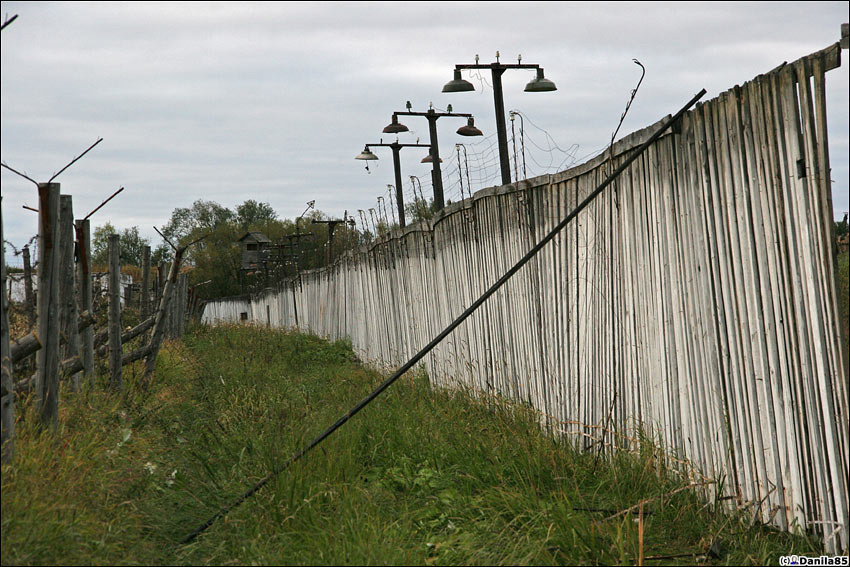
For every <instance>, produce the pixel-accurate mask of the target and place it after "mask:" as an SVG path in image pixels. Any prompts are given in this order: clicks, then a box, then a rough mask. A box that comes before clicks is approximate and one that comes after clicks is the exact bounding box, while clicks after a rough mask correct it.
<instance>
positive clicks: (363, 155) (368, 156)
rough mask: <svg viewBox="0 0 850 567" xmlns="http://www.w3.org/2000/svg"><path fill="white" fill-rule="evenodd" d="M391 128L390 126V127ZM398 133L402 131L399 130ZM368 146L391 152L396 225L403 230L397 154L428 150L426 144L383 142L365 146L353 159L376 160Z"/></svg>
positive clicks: (402, 208) (399, 166) (399, 164)
mask: <svg viewBox="0 0 850 567" xmlns="http://www.w3.org/2000/svg"><path fill="white" fill-rule="evenodd" d="M393 122H395V123H397V122H398V120H397V119H396V120H394V121H393ZM390 126H392V124H391V125H390ZM399 126H403V127H404V128H405V130H406V129H407V126H404V125H403V124H399ZM388 128H389V126H388ZM399 131H400V132H401V131H402V130H399ZM370 146H383V147H387V148H390V149H391V150H392V151H393V169H394V170H395V195H396V204H397V205H398V224H399V226H401V227H402V228H404V226H405V223H404V198H403V196H402V194H401V163H400V162H399V152H400V151H401V149H402V148H411V147H412V148H429V147H431V146H429V145H428V144H399V143H398V141H395V142H393V143H392V144H384V143H383V142H382V143H380V144H367V145H366V147H365V148H364V149H363V151H362V152H360V155H358V156H356V157H355V158H354V159H362V160H370V161H371V160H376V159H378V156H376V155H375V154H373V153H372V151H371V150H370V149H369V147H370Z"/></svg>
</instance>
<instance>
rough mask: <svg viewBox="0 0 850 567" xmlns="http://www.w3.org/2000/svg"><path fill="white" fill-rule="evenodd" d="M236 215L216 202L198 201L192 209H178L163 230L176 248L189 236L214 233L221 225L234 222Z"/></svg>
mask: <svg viewBox="0 0 850 567" xmlns="http://www.w3.org/2000/svg"><path fill="white" fill-rule="evenodd" d="M234 218H235V215H234V213H233V211H231V210H230V209H228V208H227V207H222V206H221V205H219V204H218V203H216V202H215V201H204V200H203V199H198V200H197V201H195V202H194V203H193V204H192V206H191V207H178V208H176V209H174V211H173V212H172V213H171V219H170V220H169V221H168V224H166V225H165V226H164V227H163V228H162V234H164V235H165V237H166V238H168V239H169V240H170V241H171V242H172V243H174V245H175V246H179V245H180V243H181V242H182V241H183V240H186V239H187V238H188V237H189V236H194V237H196V238H197V237H199V236H202V235H203V234H206V233H208V232H212V231H213V230H215V229H216V228H217V227H218V226H219V225H221V224H226V223H229V222H231V221H233V220H234Z"/></svg>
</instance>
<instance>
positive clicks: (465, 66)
mask: <svg viewBox="0 0 850 567" xmlns="http://www.w3.org/2000/svg"><path fill="white" fill-rule="evenodd" d="M539 68H540V65H536V64H527V63H484V64H482V63H462V64H458V65H455V69H458V70H461V69H501V70H505V69H539Z"/></svg>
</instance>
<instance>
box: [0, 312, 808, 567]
mask: <svg viewBox="0 0 850 567" xmlns="http://www.w3.org/2000/svg"><path fill="white" fill-rule="evenodd" d="M129 375H130V377H131V378H130V379H128V381H127V382H128V384H127V388H126V392H125V393H124V394H122V395H115V394H107V393H103V392H102V390H100V389H98V388H92V389H90V390H88V391H85V392H83V393H81V394H76V395H72V394H70V393H67V392H64V393H63V396H64V397H63V400H62V403H61V407H62V415H61V420H60V421H61V424H60V427H59V429H58V430H57V431H55V432H41V431H39V430H38V428H37V427H35V426H33V425H32V424H34V423H35V420H34V416H33V415H31V410H30V409H29V403H28V402H27V401H26V400H25V401H23V402H19V406H20V407H21V408H22V412H21V417H20V419H19V422H18V431H19V437H18V440H17V455H16V460H15V463H14V465H13V466H4V467H3V470H2V501H3V506H2V563H3V564H4V565H6V564H9V565H11V564H57V563H62V564H228V563H238V564H281V563H284V564H358V565H361V564H433V565H457V564H464V565H466V564H477V565H498V564H527V565H542V564H564V563H568V564H629V563H635V562H636V561H637V559H638V555H639V546H640V536H639V532H640V528H642V530H643V550H644V556H645V559H646V562H647V564H659V563H664V564H670V563H683V564H693V563H703V564H704V563H709V564H770V563H776V562H777V561H778V557H779V556H780V555H786V554H792V553H796V554H808V555H816V554H819V553H820V547H819V543H818V542H817V541H816V540H815V539H814V538H810V537H806V536H805V535H790V534H787V533H780V532H777V531H774V530H771V529H768V528H765V527H762V526H758V525H756V526H754V525H752V524H751V522H750V521H749V518H748V517H747V516H746V515H745V514H743V513H741V514H727V513H724V512H722V511H720V510H719V509H717V508H715V507H712V506H708V505H706V503H705V502H704V501H703V500H702V499H701V498H700V496H699V495H698V494H697V493H696V492H694V491H693V490H690V489H687V490H682V487H684V486H686V485H687V483H688V481H686V480H684V479H682V478H680V477H679V476H678V475H677V474H676V473H674V472H672V471H671V469H670V465H671V463H670V462H668V461H667V460H665V458H664V457H663V456H662V455H661V453H660V452H659V451H658V450H657V449H656V448H655V447H654V446H653V445H652V444H651V443H649V442H646V443H645V444H644V446H643V447H641V450H640V451H638V452H637V453H635V454H631V453H624V452H623V453H618V454H615V455H612V456H603V457H602V458H600V457H599V456H598V455H597V453H596V452H595V451H591V452H582V451H580V450H578V449H576V448H575V447H574V446H573V445H572V444H571V443H570V442H569V441H568V440H565V439H558V438H553V437H552V436H550V435H548V434H547V433H546V432H545V431H544V430H543V429H541V428H540V427H539V425H538V422H537V417H536V415H535V413H534V412H533V411H531V410H529V409H528V408H525V407H523V406H521V405H516V404H510V403H507V402H506V401H504V400H498V399H492V398H487V399H476V398H475V397H474V396H472V395H470V394H469V393H467V392H463V391H454V392H449V391H439V390H434V389H432V388H431V387H430V386H429V384H428V381H427V378H426V377H424V376H423V375H422V374H421V373H420V374H411V375H408V376H405V377H403V378H402V379H400V380H399V381H398V382H397V383H396V384H394V385H393V386H392V387H391V388H390V389H389V390H387V391H386V392H385V393H384V394H383V395H382V396H381V397H379V398H378V399H377V400H375V401H374V402H373V403H372V404H371V405H370V406H369V407H367V408H365V409H364V410H363V411H362V412H361V413H360V414H358V415H357V416H355V417H354V418H352V419H351V420H350V421H349V422H348V423H347V424H346V425H345V426H343V427H342V428H341V429H340V430H339V431H338V432H337V433H336V434H334V435H333V436H331V437H330V438H328V439H327V440H326V441H325V442H324V443H323V444H322V445H320V446H319V447H318V448H317V449H315V450H314V451H313V452H312V453H310V454H309V455H308V456H307V457H305V458H304V459H302V460H301V461H299V462H298V463H296V464H295V465H293V466H292V467H291V468H290V469H289V470H287V471H285V472H283V473H281V474H280V475H278V476H276V477H274V478H273V480H272V481H271V482H269V483H268V484H267V485H266V486H265V487H264V488H263V489H262V490H260V491H259V492H257V493H256V494H254V495H253V496H252V497H251V498H250V499H248V500H247V501H246V502H245V503H243V504H242V505H241V506H239V507H237V508H235V509H234V510H232V511H231V512H230V513H228V514H227V515H226V516H225V517H223V518H221V519H219V520H218V521H217V522H216V523H215V524H213V525H212V526H211V527H210V528H209V529H208V530H207V531H206V532H205V533H203V534H202V535H201V536H200V537H198V538H197V539H196V540H195V541H194V542H192V543H191V544H188V545H185V546H181V545H179V544H178V542H179V541H180V540H181V539H182V538H183V537H185V536H186V535H188V534H189V533H190V532H191V531H192V530H193V529H194V528H196V527H198V526H199V525H200V524H201V523H203V522H204V521H205V520H207V519H208V518H209V517H211V516H212V515H213V514H214V513H215V512H216V511H217V510H219V509H220V507H222V506H224V505H227V504H229V503H231V502H233V501H234V499H235V498H236V497H237V496H238V495H240V494H242V493H244V492H245V491H246V490H247V489H248V488H249V487H250V486H252V485H253V484H254V483H256V482H257V481H259V480H260V479H261V478H263V477H265V476H266V475H267V474H268V472H269V471H270V470H271V469H272V468H273V467H275V466H276V465H279V464H280V463H282V462H283V461H285V460H286V459H287V458H288V457H289V456H290V455H291V454H293V453H294V452H295V451H296V450H298V449H300V448H301V447H302V446H304V445H305V444H306V443H307V442H309V440H310V439H312V438H313V437H314V436H316V435H317V434H319V433H320V432H321V431H323V430H324V429H325V428H326V427H327V426H328V425H330V424H331V423H333V422H334V421H336V420H337V419H338V418H339V417H340V416H341V415H343V414H344V413H345V412H346V411H347V410H348V409H350V408H351V407H352V406H353V405H355V404H356V403H357V402H358V401H360V400H361V399H362V398H363V397H364V396H365V395H367V394H368V393H369V392H370V391H371V390H372V388H374V387H375V386H376V385H377V384H378V383H380V381H381V380H383V379H384V377H383V376H381V375H379V374H377V373H375V372H373V371H371V370H369V369H367V368H365V367H363V366H362V365H361V364H359V363H358V362H357V360H356V359H355V357H354V356H353V354H352V351H351V348H350V345H348V344H346V343H345V342H333V343H331V342H327V341H323V340H320V339H318V338H315V337H311V336H308V335H303V334H294V333H287V332H278V331H270V330H265V329H256V328H250V327H230V328H197V329H194V330H193V331H192V332H191V333H190V334H189V335H187V336H186V337H185V338H184V340H183V341H182V342H175V343H169V344H168V345H167V346H166V347H165V348H164V349H163V351H162V354H161V356H160V360H159V361H158V365H157V378H156V381H155V383H154V385H153V387H152V389H151V390H150V391H149V392H147V393H145V392H142V391H141V390H139V389H138V388H137V387H136V385H135V384H134V381H133V379H132V376H133V374H132V372H131V373H130V374H129ZM641 500H649V502H648V503H647V504H646V506H645V508H644V511H645V516H644V518H643V522H642V523H639V522H638V521H637V520H638V512H637V510H635V511H634V512H633V513H627V514H621V515H619V516H617V517H614V518H611V516H613V515H614V512H616V511H620V510H625V509H627V508H630V507H632V506H634V505H635V504H637V503H638V502H640V501H641ZM712 543H714V546H713V547H712ZM710 549H711V550H712V552H711V553H709V550H710ZM659 556H661V557H666V558H667V559H662V560H653V559H652V558H653V557H659ZM671 556H677V557H671ZM653 561H654V563H653Z"/></svg>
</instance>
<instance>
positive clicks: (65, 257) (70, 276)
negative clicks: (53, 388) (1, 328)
mask: <svg viewBox="0 0 850 567" xmlns="http://www.w3.org/2000/svg"><path fill="white" fill-rule="evenodd" d="M58 238H59V243H58V244H59V309H60V311H59V325H60V329H59V331H60V333H61V334H62V335H64V337H65V346H64V347H63V348H62V349H61V351H62V358H61V359H62V360H66V359H68V358H73V357H75V356H77V355H79V353H80V344H79V331H78V330H77V326H78V321H77V319H78V316H77V298H76V293H75V286H74V205H73V197H71V195H60V197H59V237H58ZM71 384H72V388H73V389H74V390H78V389H79V387H80V375H79V373H76V374H74V375H73V376H71Z"/></svg>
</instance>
